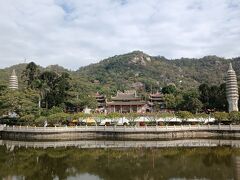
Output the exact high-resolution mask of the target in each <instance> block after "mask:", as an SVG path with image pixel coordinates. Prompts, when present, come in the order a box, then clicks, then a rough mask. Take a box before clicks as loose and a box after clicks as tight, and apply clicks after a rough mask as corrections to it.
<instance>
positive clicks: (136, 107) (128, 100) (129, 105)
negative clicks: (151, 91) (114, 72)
mask: <svg viewBox="0 0 240 180" xmlns="http://www.w3.org/2000/svg"><path fill="white" fill-rule="evenodd" d="M106 105H107V112H108V113H111V112H119V113H130V112H138V113H144V112H146V109H145V105H146V103H145V101H143V100H142V99H141V98H140V97H139V96H137V93H136V91H125V92H121V91H118V92H117V95H116V96H114V97H111V101H110V102H107V104H106Z"/></svg>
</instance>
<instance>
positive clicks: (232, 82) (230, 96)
mask: <svg viewBox="0 0 240 180" xmlns="http://www.w3.org/2000/svg"><path fill="white" fill-rule="evenodd" d="M226 93H227V101H228V111H229V112H232V111H238V98H239V95H238V85H237V77H236V73H235V71H234V70H233V68H232V64H231V63H230V64H229V68H228V71H227V77H226Z"/></svg>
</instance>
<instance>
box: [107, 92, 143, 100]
mask: <svg viewBox="0 0 240 180" xmlns="http://www.w3.org/2000/svg"><path fill="white" fill-rule="evenodd" d="M111 99H112V100H113V101H122V100H128V101H140V100H141V98H140V97H138V96H137V93H136V91H125V92H121V91H118V92H117V95H116V96H114V97H111Z"/></svg>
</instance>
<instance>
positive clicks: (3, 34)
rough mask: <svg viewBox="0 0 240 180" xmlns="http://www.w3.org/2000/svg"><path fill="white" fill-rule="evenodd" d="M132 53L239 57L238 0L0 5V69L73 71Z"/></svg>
mask: <svg viewBox="0 0 240 180" xmlns="http://www.w3.org/2000/svg"><path fill="white" fill-rule="evenodd" d="M135 50H140V51H143V52H145V53H147V54H149V55H153V56H158V55H159V56H165V57H166V58H170V59H175V58H181V57H189V58H198V57H203V56H206V55H217V56H220V57H225V58H231V57H237V56H240V0H0V62H1V63H0V68H4V67H8V66H10V65H13V64H18V63H23V62H30V61H34V62H36V63H37V64H39V65H42V66H48V65H51V64H59V65H61V66H64V67H66V68H68V69H72V70H76V69H78V68H79V67H81V66H86V65H88V64H91V63H96V62H99V61H100V60H102V59H105V58H107V57H111V56H114V55H118V54H124V53H128V52H131V51H135Z"/></svg>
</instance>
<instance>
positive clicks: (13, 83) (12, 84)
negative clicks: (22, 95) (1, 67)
mask: <svg viewBox="0 0 240 180" xmlns="http://www.w3.org/2000/svg"><path fill="white" fill-rule="evenodd" d="M9 89H12V90H17V89H18V77H17V75H16V72H15V69H13V71H12V75H11V76H10V78H9Z"/></svg>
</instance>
